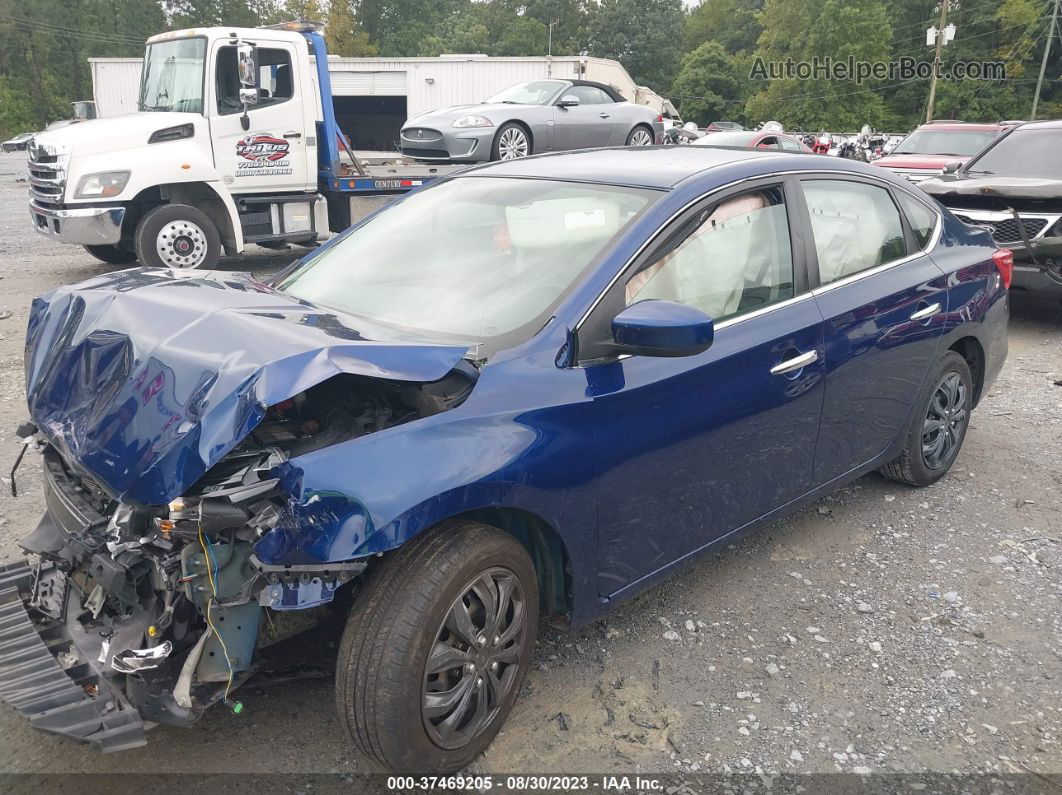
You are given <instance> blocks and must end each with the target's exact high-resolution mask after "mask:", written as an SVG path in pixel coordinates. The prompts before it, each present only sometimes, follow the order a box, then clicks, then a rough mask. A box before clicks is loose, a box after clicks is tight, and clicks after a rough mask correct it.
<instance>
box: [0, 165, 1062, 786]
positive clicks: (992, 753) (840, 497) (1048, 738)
mask: <svg viewBox="0 0 1062 795" xmlns="http://www.w3.org/2000/svg"><path fill="white" fill-rule="evenodd" d="M19 176H24V161H23V156H21V155H18V154H14V155H2V156H0V203H2V207H3V210H4V212H3V213H0V317H4V315H5V314H6V312H10V313H11V316H9V317H4V319H0V472H3V473H5V477H6V472H7V471H8V470H9V469H10V467H11V464H12V462H13V460H14V456H15V453H16V451H17V445H16V444H15V439H14V435H13V429H14V427H15V425H16V424H17V423H18V422H19V421H21V420H23V419H24V418H25V403H24V398H23V374H22V342H23V334H24V331H25V323H26V316H27V310H28V306H29V302H30V300H31V299H32V298H33V296H35V295H37V294H38V293H40V292H43V291H45V290H47V289H49V288H50V287H52V286H54V285H57V284H61V283H64V282H70V281H76V280H80V279H84V278H87V277H89V276H92V275H94V274H99V273H102V272H105V271H106V270H107V266H105V265H102V264H100V263H97V262H95V261H94V260H93V259H92V258H90V257H89V256H88V255H87V254H85V253H84V252H83V251H81V250H80V249H76V248H72V247H66V246H61V245H58V244H55V243H51V242H49V241H47V240H45V239H43V238H41V237H39V236H37V235H36V234H34V233H33V232H32V231H31V229H30V225H29V221H28V218H27V212H26V209H25V191H26V186H25V184H24V183H19V182H17V181H16V179H17V177H19ZM292 256H293V255H291V254H281V255H277V254H276V253H275V252H268V251H265V250H256V251H255V252H253V253H251V254H249V255H247V256H244V257H240V258H236V259H230V260H226V261H225V262H224V263H223V267H225V268H230V269H234V270H243V269H252V270H256V271H269V270H272V269H275V268H278V267H280V266H282V265H283V264H285V263H286V262H287V261H288V260H289V259H290V258H291V257H292ZM1010 339H1011V355H1010V359H1009V361H1008V363H1007V366H1006V369H1005V370H1004V372H1003V374H1002V376H1001V377H1000V379H999V381H998V382H997V383H996V385H995V386H994V387H993V389H992V390H991V392H990V394H989V395H988V396H987V397H986V398H985V400H984V401H983V403H982V405H981V406H980V408H979V409H978V411H977V412H976V413H975V415H974V419H973V423H972V426H971V429H970V432H969V435H968V437H967V440H966V445H965V448H964V450H963V452H962V454H961V455H960V457H959V459H958V461H957V464H956V466H955V468H954V470H953V471H952V473H951V474H950V475H949V476H948V477H947V478H945V479H944V480H943V481H941V482H940V483H938V484H936V485H935V486H933V487H930V488H928V489H924V490H913V489H908V488H905V487H902V486H900V485H898V484H895V483H892V482H889V481H886V480H884V479H882V478H881V477H879V476H877V475H871V476H868V477H865V478H863V479H861V480H859V481H858V482H856V483H854V484H852V485H851V486H849V487H848V488H846V489H843V490H842V491H840V492H838V493H836V494H834V495H832V496H831V497H828V498H826V499H824V500H822V501H820V502H819V503H817V504H816V505H813V506H811V507H810V508H809V509H807V510H805V511H804V512H802V513H801V514H799V515H797V516H795V517H793V518H791V519H788V520H786V521H784V522H780V523H778V524H776V525H774V526H772V527H771V528H769V529H767V530H765V531H764V532H763V533H761V534H759V535H757V536H755V537H752V538H749V539H747V540H745V541H743V542H741V543H739V544H737V545H736V546H734V547H731V548H729V549H727V550H725V551H724V553H723V554H721V555H719V556H718V557H716V558H714V559H710V560H706V561H704V562H703V563H701V564H700V565H698V566H696V567H694V568H693V569H691V570H689V571H687V572H685V573H683V574H681V575H679V576H677V577H675V578H673V579H671V580H670V581H668V582H667V583H665V584H664V585H662V586H660V587H659V588H656V589H655V590H653V591H651V592H649V593H647V594H645V595H643V596H642V597H640V598H639V599H637V600H636V601H634V602H633V603H630V604H627V605H625V606H623V607H621V608H620V609H619V610H618V612H617V613H616V614H615V615H614V616H613V617H612V618H611V619H610V620H609V621H608V622H607V623H605V622H602V623H598V624H595V625H593V626H590V627H587V628H585V629H582V630H580V631H578V632H575V633H572V634H569V635H560V634H556V633H553V632H552V631H550V630H548V629H544V630H543V634H542V639H541V642H540V644H539V648H538V650H537V654H536V659H535V667H534V670H533V671H532V674H531V676H530V679H529V682H528V685H527V687H526V688H525V692H524V694H523V697H522V698H521V699H520V701H519V702H518V704H517V707H516V709H515V711H514V713H513V715H512V717H511V718H510V720H509V722H508V724H507V726H506V727H505V728H504V729H503V731H502V733H501V735H500V736H499V738H498V739H497V741H496V742H495V743H494V744H493V745H492V747H491V748H490V749H489V750H488V752H487V753H486V754H485V756H484V757H483V758H482V759H481V760H479V761H478V762H477V763H476V765H475V769H476V770H478V771H480V772H488V771H489V772H510V771H535V772H547V771H552V772H575V771H583V772H600V771H610V772H613V771H625V772H634V771H635V770H640V771H645V772H667V771H674V770H678V769H681V770H685V771H690V770H692V771H702V772H726V771H733V772H749V773H752V772H756V771H760V772H763V773H766V774H770V773H772V772H776V771H777V772H802V771H811V772H821V773H828V772H835V771H838V770H841V771H846V772H850V773H857V774H868V773H876V772H881V771H910V772H921V771H926V770H929V771H942V772H948V771H961V772H964V773H967V772H978V771H992V772H1001V773H1021V772H1025V771H1029V770H1032V771H1037V772H1040V773H1054V774H1058V773H1062V746H1060V740H1062V618H1060V604H1059V597H1060V593H1062V579H1060V575H1062V519H1060V517H1059V507H1060V505H1062V503H1060V499H1059V491H1060V488H1062V444H1060V440H1062V420H1060V419H1059V417H1060V414H1062V412H1060V409H1062V387H1060V386H1059V385H1058V384H1057V383H1056V382H1059V381H1062V346H1060V341H1062V316H1060V314H1059V312H1058V310H1057V308H1056V307H1053V306H1052V307H1046V306H1039V305H1036V304H1031V303H1025V304H1022V303H1017V304H1016V305H1015V307H1014V311H1013V316H1012V320H1011V335H1010ZM39 476H40V466H39V463H38V461H37V460H36V459H35V458H33V457H31V458H30V459H29V460H27V461H26V462H25V464H24V465H23V467H22V469H21V471H20V478H19V479H20V484H21V485H22V487H23V489H24V494H23V496H21V497H20V498H19V499H17V500H15V499H12V498H11V497H10V495H9V494H7V493H6V492H7V487H6V480H5V485H4V486H3V489H4V493H3V494H2V495H0V554H2V555H3V557H5V558H6V557H11V556H14V555H15V554H16V553H17V541H18V539H19V538H20V537H22V536H23V535H24V534H25V533H26V532H27V531H28V530H29V529H31V527H32V525H33V523H34V522H35V521H36V519H37V517H38V516H39V514H40V512H41V510H42V501H41V489H40V486H39ZM281 654H283V655H290V657H292V658H296V657H297V658H298V659H299V660H300V661H312V662H319V663H320V664H322V665H328V664H330V657H332V656H333V655H334V645H333V644H331V643H330V642H329V641H327V640H325V639H322V638H321V637H317V638H315V639H314V640H313V642H311V643H299V644H298V645H297V646H296V647H294V648H293V647H289V648H288V649H286V650H282V652H281ZM331 690H332V687H331V682H330V681H329V680H317V681H307V682H300V683H295V684H290V685H286V686H281V687H275V688H270V689H261V688H258V687H256V686H255V685H254V684H250V685H248V687H247V688H246V689H245V690H243V691H241V694H240V697H241V698H242V700H243V702H244V704H245V710H244V713H243V714H242V715H240V716H239V717H236V716H233V715H232V714H230V713H226V712H222V711H220V710H219V711H214V712H212V713H211V714H208V715H207V716H206V717H205V718H204V720H203V721H202V722H201V723H200V724H199V725H198V726H197V727H196V728H195V729H193V730H190V731H180V730H174V729H166V728H161V729H157V730H155V731H153V732H151V733H150V735H149V743H148V745H147V747H145V748H141V749H138V750H135V751H130V752H126V753H122V754H112V755H108V756H106V757H104V756H100V755H98V754H96V753H94V752H91V751H90V750H88V749H86V748H83V747H78V746H74V745H72V744H70V743H67V742H65V741H62V740H60V739H58V738H55V737H51V736H47V735H43V734H39V733H36V732H33V731H31V730H30V729H29V728H28V727H27V726H26V724H25V723H24V721H22V720H21V719H20V718H19V717H18V716H17V715H16V714H14V713H13V712H12V711H11V710H10V709H8V708H7V707H6V706H4V707H0V772H43V771H48V772H64V771H69V772H87V773H91V772H115V771H135V772H141V771H143V772H147V771H151V772H199V773H213V772H271V771H283V772H288V773H293V772H295V773H299V772H305V773H311V772H331V771H336V772H357V771H364V770H370V769H372V768H371V767H370V766H369V764H368V762H366V761H364V760H363V759H361V758H360V757H358V756H357V755H356V753H355V752H354V751H353V750H352V749H351V747H350V746H349V745H348V744H347V742H346V741H345V740H344V737H343V736H342V734H341V731H340V729H339V726H338V724H337V722H336V720H335V718H334V717H333V711H332V710H333V708H332V692H331Z"/></svg>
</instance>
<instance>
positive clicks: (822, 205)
mask: <svg viewBox="0 0 1062 795" xmlns="http://www.w3.org/2000/svg"><path fill="white" fill-rule="evenodd" d="M803 186H804V197H805V199H806V200H807V205H808V212H809V213H810V214H811V231H812V234H813V235H814V237H815V252H816V254H817V255H818V260H819V281H820V282H821V283H822V284H829V283H830V282H835V281H837V280H838V279H843V278H845V277H846V276H851V275H853V274H856V273H860V272H861V271H865V270H870V269H871V268H876V267H878V266H879V265H885V264H886V263H889V262H892V261H894V260H898V259H901V258H902V257H904V256H906V255H907V247H906V245H905V244H904V239H903V225H902V224H901V223H900V211H899V210H898V209H896V205H895V204H894V203H893V201H892V197H890V196H889V192H888V191H887V190H885V189H884V188H879V187H876V186H874V185H867V184H866V183H864V182H849V181H847V180H832V179H822V180H807V181H805V182H804V183H803Z"/></svg>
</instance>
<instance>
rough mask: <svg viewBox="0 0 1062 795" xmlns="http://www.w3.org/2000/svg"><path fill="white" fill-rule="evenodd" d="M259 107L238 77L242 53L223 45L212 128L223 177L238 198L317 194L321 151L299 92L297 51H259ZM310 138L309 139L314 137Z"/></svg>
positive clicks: (271, 47) (278, 45) (217, 56)
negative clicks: (246, 101)
mask: <svg viewBox="0 0 1062 795" xmlns="http://www.w3.org/2000/svg"><path fill="white" fill-rule="evenodd" d="M257 50H258V64H259V77H260V81H261V83H260V89H259V92H258V93H259V98H258V104H256V105H250V106H248V108H247V119H248V122H249V125H248V127H247V129H244V128H243V121H242V119H243V105H242V104H241V103H240V98H239V91H240V81H239V76H238V74H237V71H236V47H235V45H231V44H222V45H220V46H218V47H217V48H216V51H215V53H214V56H213V63H214V72H213V74H214V81H213V83H214V86H213V92H212V94H213V102H212V105H211V108H210V124H211V130H212V132H213V138H214V162H215V165H216V167H217V171H218V174H219V175H220V176H221V179H222V181H223V182H225V184H226V185H228V187H229V190H231V191H232V192H233V193H273V192H290V191H306V190H311V189H313V187H314V186H315V185H316V182H317V175H316V168H315V164H314V163H313V162H311V161H312V160H314V159H315V158H316V150H315V149H314V148H313V147H312V146H308V144H309V143H310V140H311V138H312V136H313V130H312V128H311V129H309V130H307V129H306V128H305V127H306V121H305V118H306V113H305V111H306V108H305V105H304V103H305V102H306V99H305V98H304V97H303V95H302V93H301V92H300V91H299V86H300V84H301V83H300V78H301V75H300V74H299V73H298V69H300V68H304V65H303V62H304V61H305V59H302V60H301V61H300V60H299V59H298V58H297V57H296V53H295V51H294V48H293V47H292V46H291V45H289V44H286V43H282V42H268V43H266V42H264V43H262V44H261V45H260V46H259V47H258V48H257ZM308 136H309V137H308Z"/></svg>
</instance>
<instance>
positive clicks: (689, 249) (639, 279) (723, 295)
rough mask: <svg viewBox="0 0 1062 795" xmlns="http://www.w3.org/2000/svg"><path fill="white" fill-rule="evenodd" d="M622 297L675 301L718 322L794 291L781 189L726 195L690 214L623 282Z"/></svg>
mask: <svg viewBox="0 0 1062 795" xmlns="http://www.w3.org/2000/svg"><path fill="white" fill-rule="evenodd" d="M625 297H626V303H627V304H628V305H629V304H633V303H636V302H638V301H644V300H646V299H652V298H656V299H664V300H667V301H676V302H678V303H681V304H686V305H687V306H692V307H695V308H697V309H700V310H701V311H702V312H704V313H705V314H707V315H709V316H710V317H712V318H713V319H715V320H717V321H718V320H724V319H726V318H728V317H734V316H735V315H740V314H743V313H745V312H751V311H753V310H755V309H759V308H760V307H762V306H767V305H768V304H773V303H776V302H778V301H783V300H785V299H787V298H792V297H793V256H792V251H791V250H790V244H789V221H788V218H787V216H786V208H785V202H784V201H783V196H782V189H781V187H765V188H760V189H757V190H753V191H749V192H747V193H742V194H739V195H737V196H733V197H730V198H728V199H724V200H722V201H721V202H719V203H717V204H715V205H712V206H709V207H707V208H705V209H704V210H702V211H700V212H698V213H697V214H696V215H694V216H693V217H692V218H690V219H688V220H687V221H686V222H685V223H684V224H683V225H682V228H680V229H679V230H676V233H675V234H674V235H673V237H672V239H671V240H669V242H668V243H667V244H665V245H664V246H663V248H662V250H661V251H660V252H659V253H658V254H657V255H656V257H655V258H654V259H653V260H652V261H650V262H649V263H647V264H646V266H645V267H643V268H642V269H641V270H639V271H638V272H637V273H636V274H634V276H632V277H631V278H630V280H629V281H628V282H627V284H626V296H625Z"/></svg>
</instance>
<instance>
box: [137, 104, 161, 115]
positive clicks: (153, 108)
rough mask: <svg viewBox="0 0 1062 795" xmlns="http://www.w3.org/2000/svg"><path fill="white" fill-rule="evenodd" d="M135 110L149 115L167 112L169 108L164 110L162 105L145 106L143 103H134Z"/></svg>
mask: <svg viewBox="0 0 1062 795" xmlns="http://www.w3.org/2000/svg"><path fill="white" fill-rule="evenodd" d="M136 108H137V110H142V111H147V112H149V113H154V112H157V111H167V110H169V108H164V107H162V105H145V104H144V103H143V102H138V103H136Z"/></svg>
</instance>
